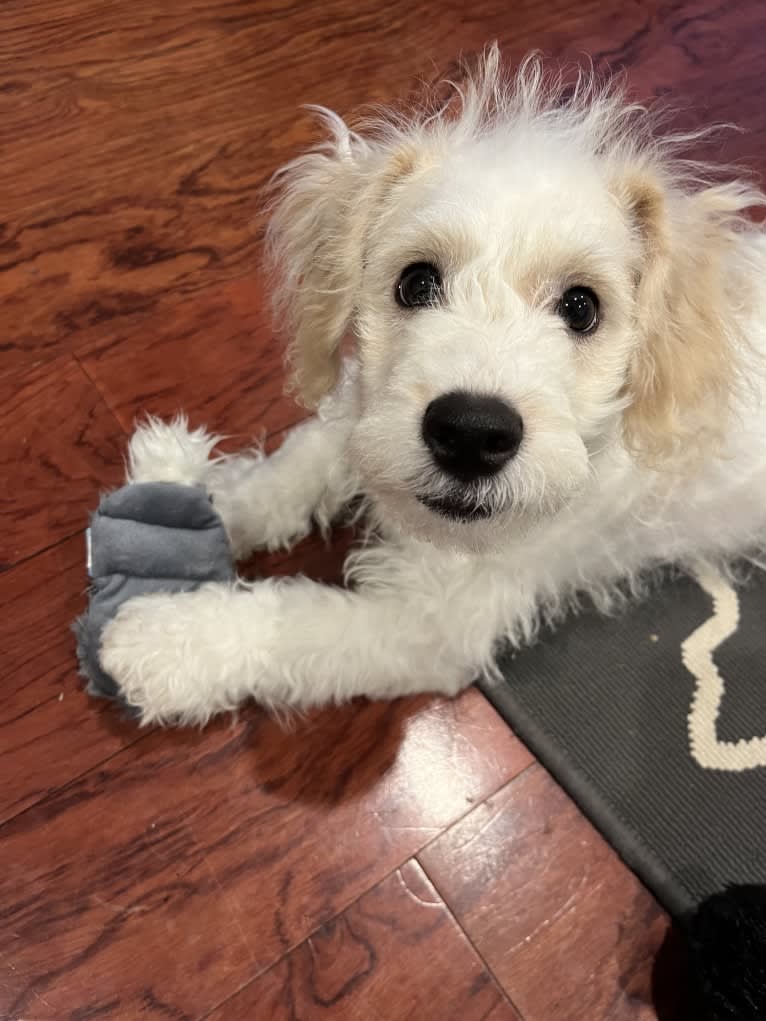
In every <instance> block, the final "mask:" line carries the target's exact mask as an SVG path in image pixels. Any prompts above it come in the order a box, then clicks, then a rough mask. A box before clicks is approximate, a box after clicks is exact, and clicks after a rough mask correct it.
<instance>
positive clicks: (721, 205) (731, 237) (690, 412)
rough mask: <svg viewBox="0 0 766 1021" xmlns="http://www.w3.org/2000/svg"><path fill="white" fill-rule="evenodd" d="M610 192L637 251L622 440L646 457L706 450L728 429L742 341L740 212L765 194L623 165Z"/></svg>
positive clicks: (658, 460) (651, 459)
mask: <svg viewBox="0 0 766 1021" xmlns="http://www.w3.org/2000/svg"><path fill="white" fill-rule="evenodd" d="M615 193H616V195H617V198H618V201H619V202H620V203H621V205H622V207H623V208H624V210H625V211H626V213H627V215H628V217H629V218H630V220H631V223H632V225H633V227H634V229H635V230H636V232H637V234H638V236H639V239H640V242H641V249H642V252H643V257H642V260H641V264H640V266H639V267H637V285H636V286H637V295H636V310H637V311H636V315H637V327H638V333H639V342H638V345H637V347H636V350H635V352H634V355H633V359H632V362H631V365H630V370H629V376H628V379H627V382H626V391H627V393H626V396H627V398H628V400H629V404H628V406H627V409H626V411H625V413H624V419H623V422H624V435H625V440H626V443H627V446H628V447H629V448H630V449H631V450H632V451H633V452H634V453H635V454H636V455H637V456H638V457H639V458H641V459H642V460H644V461H645V462H647V463H650V464H652V465H657V464H659V463H661V462H662V461H663V460H665V459H666V458H667V457H668V456H672V455H673V454H675V453H679V452H680V453H684V454H690V455H691V454H694V453H698V454H700V455H702V456H704V455H709V453H710V449H711V445H712V446H715V445H716V444H717V443H718V442H719V441H720V439H721V437H722V435H723V432H724V430H725V428H726V422H727V418H728V416H729V413H730V407H731V403H732V396H733V392H734V389H735V386H736V384H737V381H738V369H739V368H740V363H741V357H742V354H743V349H744V348H745V347H746V345H747V339H746V338H745V337H744V336H743V335H742V332H741V316H740V314H739V310H740V309H741V308H742V306H743V304H744V305H746V304H747V300H748V298H747V295H746V291H747V288H748V283H747V279H746V276H747V274H744V273H743V274H742V275H741V277H742V278H741V279H737V274H736V270H735V269H734V267H735V266H736V258H737V254H736V253H737V247H736V246H737V234H738V233H739V232H740V230H741V228H742V227H743V225H744V224H745V223H746V221H745V217H744V211H745V210H746V209H747V208H748V207H749V206H751V205H753V203H754V202H758V203H760V202H761V201H762V198H761V196H760V194H759V193H757V192H756V191H754V190H752V189H749V188H747V187H746V186H744V185H742V184H739V183H732V184H726V185H718V186H709V187H703V188H701V189H699V190H697V191H693V192H683V191H680V190H678V189H676V188H675V187H674V186H672V185H671V184H670V183H669V182H667V181H663V179H662V177H661V175H660V173H658V172H653V171H652V170H650V169H643V168H642V169H639V170H636V169H634V170H632V171H629V172H626V173H623V174H622V175H621V176H620V178H619V180H618V181H617V183H616V185H615ZM735 288H736V289H737V291H736V293H735V292H734V289H735Z"/></svg>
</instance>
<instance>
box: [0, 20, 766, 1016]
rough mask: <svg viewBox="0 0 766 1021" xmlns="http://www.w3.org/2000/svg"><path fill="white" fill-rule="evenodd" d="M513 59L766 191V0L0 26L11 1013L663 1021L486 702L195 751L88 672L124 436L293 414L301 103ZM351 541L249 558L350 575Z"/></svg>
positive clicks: (230, 739)
mask: <svg viewBox="0 0 766 1021" xmlns="http://www.w3.org/2000/svg"><path fill="white" fill-rule="evenodd" d="M495 37H497V38H499V39H500V40H501V41H502V42H503V44H504V46H505V49H506V52H507V54H508V56H509V58H510V59H513V60H516V59H518V58H520V57H521V56H523V55H524V54H525V53H526V52H527V51H528V50H529V49H531V48H533V47H539V48H541V49H543V50H544V51H546V52H548V53H550V54H552V55H553V56H558V57H567V58H575V59H578V58H581V56H582V55H583V54H586V53H588V54H591V55H592V56H593V58H594V60H595V62H596V64H597V65H598V66H604V65H610V66H612V67H622V66H627V67H628V68H629V69H630V72H631V76H632V82H633V86H634V89H635V92H636V93H637V95H639V96H643V97H647V98H649V97H652V96H668V97H669V98H670V99H671V100H672V101H674V102H677V103H679V104H681V106H682V112H681V114H680V115H679V122H680V123H682V124H685V125H687V126H695V125H698V124H700V123H705V122H706V121H709V120H711V119H715V120H721V119H723V120H736V121H737V122H738V123H739V124H741V125H742V126H743V127H744V128H745V129H747V130H746V132H745V133H743V134H737V135H734V134H733V135H730V136H728V137H727V138H726V140H725V142H724V143H722V146H721V152H722V154H723V155H724V156H725V158H727V159H738V160H741V161H743V162H745V163H748V164H750V165H751V166H752V165H754V166H755V167H756V168H763V166H764V159H765V157H766V104H764V103H763V99H762V81H763V72H764V44H765V43H766V5H764V4H763V2H762V0H743V2H741V3H738V4H731V3H722V2H721V0H689V2H659V0H651V2H649V0H647V2H639V0H621V2H617V0H608V2H607V0H578V2H577V3H574V2H572V0H547V2H545V3H539V2H538V0H521V2H514V0H502V2H501V0H477V2H475V3H472V4H471V3H466V2H465V0H461V2H460V3H458V2H453V0H439V2H433V0H421V2H420V3H418V4H412V3H410V2H403V0H391V2H389V3H388V4H385V5H379V4H376V3H372V2H371V0H354V2H351V0H325V2H321V3H319V2H290V0H262V2H261V0H257V2H256V0H252V2H248V0H130V2H127V0H4V2H3V3H2V5H0V309H1V312H2V314H1V316H0V515H1V518H0V571H1V572H2V573H0V679H1V682H2V688H1V689H0V777H1V778H2V782H1V783H0V824H1V825H0V1016H1V1017H2V1018H6V1019H13V1021H18V1019H22V1018H23V1019H26V1021H30V1019H35V1021H43V1019H56V1021H61V1019H72V1021H92V1019H102V1018H104V1019H126V1021H133V1019H139V1018H152V1019H158V1021H159V1019H166V1018H171V1019H189V1021H197V1019H202V1018H214V1019H216V1021H223V1019H226V1021H232V1019H233V1021H236V1019H240V1018H242V1019H248V1021H249V1019H252V1018H258V1019H260V1018H263V1019H264V1021H266V1019H280V1018H284V1019H288V1018H290V1019H315V1018H316V1019H322V1018H357V1019H364V1021H372V1019H384V1021H387V1019H392V1021H400V1019H405V1018H413V1019H427V1021H428V1019H434V1021H442V1019H447V1018H456V1019H457V1018H460V1019H464V1021H468V1019H476V1021H478V1019H480V1018H481V1019H485V1021H486V1019H491V1021H514V1019H515V1021H518V1019H524V1021H579V1019H582V1021H638V1019H640V1021H650V1019H653V1018H655V1017H657V1016H659V1017H661V1018H666V1019H670V1018H671V1016H672V1015H671V1013H669V1012H668V1008H667V1007H666V1006H665V1001H664V1000H663V999H660V1000H657V996H656V995H655V993H654V992H653V981H652V961H653V958H654V955H655V953H656V950H657V948H658V946H659V945H660V943H661V942H662V940H663V938H664V936H665V933H666V931H667V928H668V922H667V919H666V918H665V916H664V914H663V912H662V911H661V910H660V909H659V908H658V907H657V905H656V904H655V902H654V901H653V899H652V898H651V897H650V896H649V894H647V893H646V892H645V891H644V890H643V889H642V888H641V886H640V885H639V884H638V883H637V882H636V880H635V879H634V878H633V877H632V876H631V875H630V873H629V872H628V871H627V870H626V869H625V868H624V867H623V866H622V865H621V864H620V863H619V861H618V860H617V858H616V856H615V855H614V854H613V852H612V851H611V850H610V849H609V847H608V846H607V845H605V843H604V842H603V841H602V840H601V839H600V837H598V836H597V835H596V834H595V832H594V831H593V829H592V828H591V827H590V826H589V824H588V823H587V822H586V821H585V820H584V819H583V818H582V816H581V815H580V814H579V812H578V811H577V809H576V808H575V807H574V806H573V804H572V803H571V802H570V801H569V799H568V798H567V797H566V796H564V794H563V793H562V792H561V791H560V790H558V789H557V788H556V786H555V785H554V784H553V783H552V782H551V781H550V779H549V778H548V777H547V776H546V774H545V773H544V771H543V770H542V769H541V768H540V767H539V766H538V765H536V764H535V763H534V762H533V761H532V759H531V756H530V755H529V754H528V753H527V751H526V750H525V749H524V748H523V747H522V746H521V745H520V744H519V742H518V741H517V740H516V739H515V738H514V737H513V736H512V735H511V733H510V732H509V731H508V729H507V728H506V726H505V725H504V724H503V723H502V721H501V720H499V718H498V717H497V716H496V714H495V713H494V711H493V710H492V709H491V708H490V706H489V705H488V704H487V703H486V702H485V701H484V700H483V698H482V697H481V696H480V695H479V694H478V693H477V692H475V691H469V692H467V693H466V694H465V695H464V696H463V697H462V698H460V699H458V700H457V701H455V702H445V701H442V700H439V699H432V698H417V699H411V700H403V701H400V702H397V703H394V704H384V705H378V704H364V703H360V704H356V705H353V706H349V707H346V708H343V709H340V710H333V711H327V712H322V713H318V714H315V715H314V716H312V717H311V718H309V719H306V720H304V721H301V722H300V723H297V724H296V725H295V726H294V727H293V729H292V730H289V731H284V730H283V729H281V728H280V726H279V725H278V724H277V723H276V722H275V721H273V720H270V719H268V718H267V717H266V716H265V715H264V714H263V713H261V712H260V711H258V710H257V709H256V708H252V709H249V710H247V711H246V712H244V713H243V714H242V715H241V716H240V718H239V719H238V721H236V722H231V721H219V722H217V723H216V724H214V725H213V726H211V727H210V728H209V729H208V730H206V731H205V732H204V733H198V732H185V733H181V732H157V731H139V730H137V729H136V728H135V727H134V726H132V725H130V724H128V723H124V722H121V721H120V719H118V718H117V716H116V715H115V714H114V712H112V711H110V710H109V709H108V708H104V707H103V706H101V705H100V704H95V703H93V702H90V701H88V699H87V698H86V697H85V696H84V695H83V693H82V692H81V690H80V689H79V686H78V681H77V676H76V669H75V660H74V649H73V642H72V638H71V636H70V633H69V631H68V627H69V623H70V622H71V621H72V619H73V618H74V617H75V616H76V615H77V614H78V612H80V610H81V609H82V607H83V603H84V598H85V597H84V589H85V584H86V582H85V567H84V552H83V539H82V531H83V527H84V524H85V521H86V516H87V512H88V510H89V508H90V507H92V506H93V504H94V501H95V500H96V497H97V493H98V491H99V489H101V488H103V487H106V486H110V485H113V484H115V483H117V482H118V481H119V480H120V477H121V472H122V463H121V461H122V451H123V449H124V444H125V438H126V434H127V433H128V432H129V431H130V429H131V424H132V422H133V419H134V417H135V416H136V415H137V414H138V413H140V412H146V411H148V412H154V413H158V414H169V413H171V412H174V411H176V410H178V409H181V408H183V409H185V410H186V411H188V413H189V415H190V417H191V419H192V421H193V422H194V423H203V422H204V423H206V424H208V425H209V426H211V427H212V428H213V429H216V430H220V431H222V432H224V433H226V434H227V435H229V436H230V437H232V439H231V441H230V442H231V445H232V446H235V445H240V444H244V443H246V442H248V441H249V440H250V439H251V438H252V437H253V436H254V435H257V434H263V433H265V434H266V435H268V436H269V437H271V442H275V439H276V438H277V437H278V434H279V433H280V431H282V430H283V429H285V428H286V427H288V426H289V425H291V424H292V423H294V422H295V421H296V420H297V418H298V417H299V414H300V413H299V412H298V410H297V409H296V408H295V407H293V405H292V404H291V403H290V402H289V401H287V400H285V399H284V398H283V397H282V396H281V385H282V370H281V365H280V355H279V350H278V348H277V346H276V344H275V343H274V340H273V337H272V334H271V332H270V326H269V322H268V319H267V316H266V314H265V311H264V309H265V307H266V300H265V299H266V297H267V295H266V294H265V293H264V283H263V278H262V276H261V272H260V269H259V231H260V228H261V226H262V220H261V214H260V212H259V197H258V191H259V187H260V186H261V185H262V184H263V182H264V181H265V180H266V179H267V177H268V176H269V175H270V173H271V172H272V171H273V170H274V169H275V168H276V167H277V166H278V165H279V164H280V163H281V162H282V161H284V160H285V159H287V158H288V157H290V156H292V155H294V154H295V152H296V151H297V149H298V148H299V147H300V146H301V145H302V144H304V143H305V142H306V141H307V140H308V139H309V138H311V137H312V131H313V128H312V125H311V122H310V119H309V118H308V116H307V115H306V114H305V113H302V112H301V111H300V109H299V107H300V105H301V104H302V103H316V102H319V103H323V104H325V105H328V106H330V107H333V108H334V109H336V110H338V111H339V112H340V113H341V114H344V113H347V112H349V111H350V110H351V109H352V108H353V107H355V106H357V105H359V104H361V103H365V102H369V101H386V100H389V99H392V98H395V97H398V96H401V95H402V94H407V93H409V92H410V91H411V90H412V89H413V86H414V82H415V78H416V76H418V75H421V76H424V77H426V78H433V77H435V76H436V74H437V73H438V71H439V70H440V69H442V68H445V67H448V66H449V63H450V61H451V60H452V59H453V58H454V57H455V56H456V54H457V52H458V51H459V50H463V51H472V50H476V49H478V48H480V47H482V46H483V45H484V43H485V42H487V41H488V40H490V39H492V38H495ZM344 541H345V538H344V537H341V538H340V539H339V542H338V544H337V546H336V547H335V548H334V549H331V550H329V551H328V550H325V549H323V548H322V546H321V545H320V544H318V543H311V542H309V543H306V544H304V545H303V546H302V548H301V549H300V550H298V551H297V552H296V553H294V554H292V555H290V556H289V557H284V556H283V557H276V556H274V557H270V558H261V559H260V560H259V561H258V562H257V567H258V569H259V570H261V571H265V570H271V571H281V572H284V571H289V570H295V569H296V568H301V569H304V570H307V571H308V572H310V573H312V574H314V575H315V576H319V577H325V578H334V577H336V576H337V571H338V565H339V563H340V559H341V555H342V546H343V542H344ZM675 981H677V980H676V979H675V978H674V976H673V974H672V973H671V975H670V979H669V983H668V984H669V986H670V987H672V985H673V983H674V982H675ZM671 993H672V989H671ZM670 999H672V996H671V997H670Z"/></svg>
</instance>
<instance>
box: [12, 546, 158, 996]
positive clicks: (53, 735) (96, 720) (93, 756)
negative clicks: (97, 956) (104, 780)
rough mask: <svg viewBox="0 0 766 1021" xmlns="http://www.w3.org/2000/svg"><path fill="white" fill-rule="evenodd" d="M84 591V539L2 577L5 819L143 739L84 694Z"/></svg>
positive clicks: (115, 715) (110, 711) (132, 726)
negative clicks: (75, 629) (78, 630)
mask: <svg viewBox="0 0 766 1021" xmlns="http://www.w3.org/2000/svg"><path fill="white" fill-rule="evenodd" d="M84 589H85V544H84V542H83V538H82V536H81V535H78V536H75V537H74V538H72V539H69V540H67V541H66V542H64V543H61V544H59V545H58V546H55V547H54V548H53V549H51V550H48V551H47V552H45V553H43V554H41V555H40V556H38V557H36V558H35V559H34V560H33V561H32V562H31V563H28V564H24V565H22V566H21V567H16V568H14V569H13V570H10V571H6V572H5V573H4V574H0V650H2V700H0V776H2V778H3V780H2V784H0V821H2V820H4V819H7V818H9V817H10V816H12V815H15V814H16V813H18V812H20V811H22V810H23V809H24V808H26V807H27V806H28V805H31V804H34V802H36V801H38V800H39V799H40V798H41V797H43V796H44V795H46V794H48V793H50V792H52V791H55V790H57V789H58V788H59V787H61V786H62V785H63V784H66V783H68V782H69V781H70V780H73V779H74V778H75V777H77V776H80V775H81V774H82V773H84V772H86V771H87V770H88V769H91V768H93V767H94V766H97V765H99V763H101V762H103V761H105V760H106V759H108V758H109V757H110V756H111V755H113V754H114V753H115V752H117V751H119V750H120V749H121V748H124V747H126V746H128V745H130V744H132V743H133V742H134V741H136V740H137V739H138V738H139V737H140V736H141V735H140V733H139V732H138V731H137V730H136V727H135V726H134V725H131V724H128V723H125V722H123V721H121V720H120V718H119V716H118V714H117V713H115V712H114V710H113V709H112V710H107V709H106V708H105V706H104V704H103V703H98V702H93V701H90V700H89V699H87V698H86V696H85V695H84V693H83V691H82V689H81V684H80V680H79V678H78V676H77V666H76V660H75V656H74V637H73V635H72V633H71V631H70V626H71V624H72V622H73V621H74V619H75V617H77V616H78V615H79V614H80V613H81V612H82V610H83V609H84V607H85V592H84ZM1 843H2V835H0V844H1ZM1 1012H2V1000H1V999H0V1016H1Z"/></svg>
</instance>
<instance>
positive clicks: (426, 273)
mask: <svg viewBox="0 0 766 1021" xmlns="http://www.w3.org/2000/svg"><path fill="white" fill-rule="evenodd" d="M441 287H442V278H441V274H440V273H439V270H438V269H437V268H436V266H432V265H431V263H430V262H414V263H413V264H412V265H411V266H407V267H406V268H405V269H403V270H402V273H401V276H400V277H399V282H398V283H397V285H396V300H397V302H398V303H399V304H400V305H401V306H402V308H423V307H424V306H426V305H433V304H435V303H436V301H437V300H438V298H439V295H440V294H441Z"/></svg>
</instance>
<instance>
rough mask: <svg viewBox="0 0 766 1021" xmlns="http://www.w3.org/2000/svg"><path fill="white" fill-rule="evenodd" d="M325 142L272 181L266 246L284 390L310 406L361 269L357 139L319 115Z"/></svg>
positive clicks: (331, 377) (334, 366)
mask: <svg viewBox="0 0 766 1021" xmlns="http://www.w3.org/2000/svg"><path fill="white" fill-rule="evenodd" d="M318 112H319V114H320V115H321V117H322V119H323V121H324V123H325V125H326V126H327V127H328V128H329V129H330V139H329V140H328V141H327V142H325V143H323V144H322V145H320V146H318V147H317V148H315V149H313V150H312V151H311V152H309V153H307V154H306V155H304V156H301V157H299V158H298V159H296V160H294V161H293V162H292V163H289V164H288V165H287V166H286V167H284V168H283V169H282V170H280V171H279V172H278V173H277V174H276V175H275V177H274V181H273V186H274V189H275V193H276V198H275V200H274V202H273V205H272V207H271V210H270V212H271V218H270V223H269V227H268V231H267V245H268V251H269V255H270V261H271V265H272V268H273V269H274V292H273V302H274V312H275V316H276V318H277V324H278V326H279V328H280V330H284V331H285V333H286V334H287V335H289V337H290V343H289V347H288V351H287V357H288V365H289V369H290V372H291V384H292V388H293V389H295V391H296V392H297V394H298V396H299V397H300V398H301V400H302V401H303V403H305V404H306V405H307V406H309V407H314V406H316V404H317V403H318V401H319V400H320V398H321V397H322V396H323V395H324V394H325V393H327V392H328V391H329V390H330V389H331V388H332V387H333V385H334V384H335V382H336V380H337V377H338V371H339V367H340V346H341V342H342V341H343V338H344V336H345V333H346V331H347V329H348V326H349V322H350V320H351V317H352V314H353V308H354V298H355V295H356V292H357V289H358V285H359V278H360V274H361V269H362V238H363V233H364V204H363V202H362V198H363V196H362V194H361V191H360V185H361V183H362V180H363V177H364V171H363V165H364V163H365V161H366V157H367V153H366V151H365V145H364V143H363V142H362V140H361V139H359V138H358V137H357V136H355V135H353V134H352V133H351V132H350V131H349V130H348V128H347V127H346V125H345V124H344V123H343V122H342V121H341V120H340V118H339V117H336V116H335V115H334V114H332V113H330V112H329V111H324V110H319V111H318Z"/></svg>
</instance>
